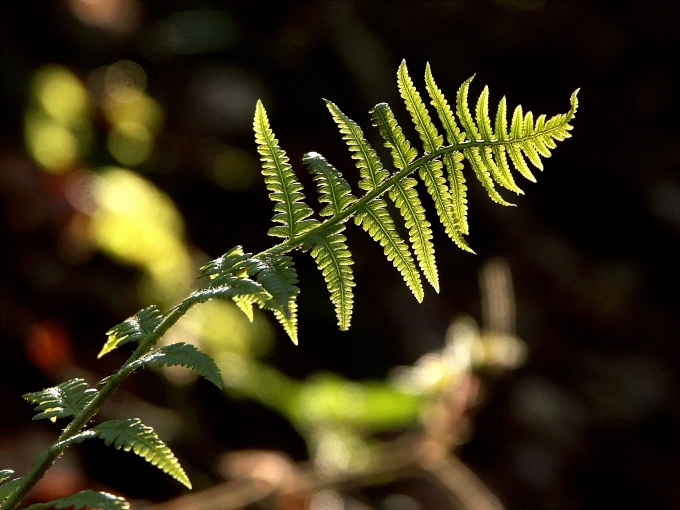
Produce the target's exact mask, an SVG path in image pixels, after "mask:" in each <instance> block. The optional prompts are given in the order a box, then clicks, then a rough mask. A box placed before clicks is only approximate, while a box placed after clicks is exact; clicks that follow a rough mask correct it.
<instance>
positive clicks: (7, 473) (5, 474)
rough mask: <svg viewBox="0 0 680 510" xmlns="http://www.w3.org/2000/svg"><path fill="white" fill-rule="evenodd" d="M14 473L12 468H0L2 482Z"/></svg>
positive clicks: (0, 480) (0, 482)
mask: <svg viewBox="0 0 680 510" xmlns="http://www.w3.org/2000/svg"><path fill="white" fill-rule="evenodd" d="M13 474H14V470H12V469H0V484H2V483H4V482H5V480H7V479H8V478H10V477H11V476H12V475H13Z"/></svg>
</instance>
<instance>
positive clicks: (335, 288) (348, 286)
mask: <svg viewBox="0 0 680 510" xmlns="http://www.w3.org/2000/svg"><path fill="white" fill-rule="evenodd" d="M344 230H345V227H344V225H334V226H332V227H330V228H327V229H325V230H320V231H319V232H318V233H315V234H314V235H312V236H310V237H309V239H308V240H307V243H306V244H305V245H303V250H311V251H310V253H311V255H312V257H313V258H314V261H315V262H316V265H317V266H318V268H319V270H320V271H321V274H322V275H323V277H324V280H325V281H326V286H327V287H328V291H329V292H330V294H331V302H332V303H333V305H335V314H336V316H337V318H338V327H339V328H340V330H342V331H346V330H347V329H348V328H349V325H350V322H351V320H352V306H353V304H354V293H353V291H352V287H354V275H353V273H352V264H353V261H352V256H351V253H350V251H349V248H348V247H347V238H346V237H345V236H344V235H342V232H343V231H344Z"/></svg>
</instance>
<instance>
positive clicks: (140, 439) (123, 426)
mask: <svg viewBox="0 0 680 510" xmlns="http://www.w3.org/2000/svg"><path fill="white" fill-rule="evenodd" d="M95 437H98V438H100V439H101V440H102V441H104V443H105V444H106V446H110V445H113V447H114V448H115V449H116V450H121V449H122V450H123V451H126V452H129V451H132V452H133V453H135V454H137V455H139V456H140V457H142V458H143V459H144V460H146V461H147V462H148V463H150V464H151V465H153V466H156V467H157V468H158V469H160V470H161V471H163V472H164V473H167V474H168V475H170V476H172V477H173V478H174V479H175V480H177V481H178V482H179V483H181V484H182V485H184V486H185V487H188V488H189V489H191V482H190V481H189V478H188V477H187V475H186V473H185V472H184V469H182V466H181V465H180V463H179V461H178V460H177V458H176V457H175V455H174V454H173V453H172V451H171V450H170V448H168V446H167V445H166V444H165V443H164V442H163V441H162V440H161V439H160V438H159V437H158V435H156V433H155V432H154V430H153V429H152V428H151V427H147V426H146V425H144V424H143V423H142V422H141V421H140V420H139V418H130V419H127V420H108V421H105V422H103V423H100V424H99V425H97V426H95V427H92V428H91V429H88V430H86V431H84V432H81V433H79V434H76V435H75V436H73V437H71V438H70V439H68V440H66V441H63V442H62V444H60V445H59V446H60V448H64V447H65V446H66V445H67V444H73V443H82V442H83V441H85V440H86V439H91V438H95Z"/></svg>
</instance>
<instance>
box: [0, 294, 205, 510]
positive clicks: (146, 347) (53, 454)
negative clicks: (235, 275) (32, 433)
mask: <svg viewBox="0 0 680 510" xmlns="http://www.w3.org/2000/svg"><path fill="white" fill-rule="evenodd" d="M194 304H195V301H191V300H190V299H186V300H184V301H182V302H181V303H180V304H179V305H177V306H175V307H174V308H172V309H171V310H169V311H168V312H167V313H166V314H165V316H164V317H163V319H162V320H161V322H160V323H159V324H158V327H156V329H154V330H153V332H152V333H151V334H150V335H149V336H148V337H147V338H146V339H145V340H144V341H143V342H141V343H140V344H139V346H138V347H137V349H136V350H135V351H134V352H133V353H132V354H131V355H130V357H129V358H128V359H127V361H126V362H125V363H124V364H123V365H122V366H121V368H120V369H118V371H117V372H116V373H114V374H113V375H111V376H109V377H108V378H107V379H106V384H104V386H103V387H102V388H101V389H100V390H99V391H98V392H97V395H95V397H94V398H93V399H92V401H90V403H89V404H87V405H86V406H85V407H84V408H83V410H82V411H81V412H80V413H78V414H77V415H76V416H75V417H74V418H73V420H72V421H71V423H69V425H68V426H67V427H66V429H64V432H63V433H62V434H61V435H60V436H59V438H58V439H57V440H56V441H55V442H54V443H53V444H52V446H50V447H49V448H48V449H47V451H46V452H44V453H43V454H41V455H40V456H39V457H37V458H36V459H35V460H34V461H33V468H32V469H31V471H30V472H29V473H28V474H27V475H26V476H24V477H23V480H22V483H21V484H20V485H19V486H18V487H17V488H16V490H15V491H14V492H12V493H11V494H10V495H9V497H8V498H7V499H6V500H5V501H4V502H3V503H2V504H0V510H14V509H16V508H17V506H18V505H19V503H20V502H21V500H22V499H23V498H24V497H25V496H26V495H27V494H28V493H29V491H30V490H31V489H32V488H33V487H34V486H35V484H36V483H38V481H39V480H40V479H41V478H42V477H43V475H44V474H45V472H46V471H47V470H48V469H49V468H50V467H51V466H52V464H54V463H55V462H56V461H57V459H58V458H59V457H61V455H62V454H63V453H64V451H65V450H66V448H67V447H68V446H69V445H70V442H69V441H67V440H68V439H70V438H72V437H73V436H75V435H76V434H77V433H79V432H80V431H81V430H82V429H83V428H84V427H85V425H87V424H88V422H89V421H90V420H91V419H92V418H94V416H95V415H96V414H97V413H98V412H99V409H100V408H101V406H102V405H103V404H104V402H105V401H106V399H108V398H109V397H110V396H111V395H112V394H113V393H114V392H115V391H116V389H118V387H119V386H120V385H121V383H122V382H123V381H124V380H125V379H126V378H127V376H129V375H130V374H131V373H132V371H133V367H132V366H131V365H132V363H133V362H134V361H136V360H138V359H139V358H141V357H142V356H144V355H145V354H147V353H148V352H149V351H150V350H151V348H152V347H153V346H154V345H155V344H156V343H157V342H158V340H160V338H161V337H162V336H163V335H164V334H165V332H166V331H167V330H168V329H169V328H170V327H172V326H173V325H174V324H175V323H176V322H177V321H178V320H179V319H180V317H182V315H184V314H185V313H186V312H187V310H188V309H189V308H190V307H191V306H193V305H194Z"/></svg>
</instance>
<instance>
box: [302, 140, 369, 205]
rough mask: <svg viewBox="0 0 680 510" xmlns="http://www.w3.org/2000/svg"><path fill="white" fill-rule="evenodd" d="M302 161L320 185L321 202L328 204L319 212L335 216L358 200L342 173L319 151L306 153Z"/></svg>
mask: <svg viewBox="0 0 680 510" xmlns="http://www.w3.org/2000/svg"><path fill="white" fill-rule="evenodd" d="M302 161H303V162H304V163H305V164H306V165H307V168H308V169H309V173H311V174H312V175H313V176H314V180H315V181H316V184H317V186H318V187H319V193H320V195H321V196H320V197H319V202H321V203H322V204H326V205H325V206H324V207H323V208H322V209H321V211H320V212H319V214H320V215H321V216H335V215H337V214H340V213H341V212H342V211H344V210H345V209H346V208H347V207H349V206H350V205H351V204H353V203H354V202H356V200H357V199H356V197H354V195H352V190H351V188H350V186H349V184H348V183H347V181H346V180H345V178H344V177H343V176H342V174H341V173H340V172H339V171H338V169H337V168H335V167H334V166H333V165H331V164H330V163H329V162H328V161H326V158H324V157H323V156H322V155H321V154H319V153H317V152H309V153H307V154H305V155H304V157H303V158H302Z"/></svg>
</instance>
